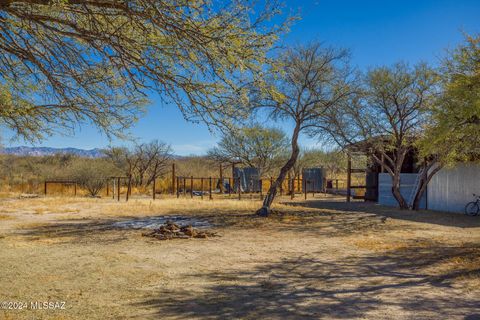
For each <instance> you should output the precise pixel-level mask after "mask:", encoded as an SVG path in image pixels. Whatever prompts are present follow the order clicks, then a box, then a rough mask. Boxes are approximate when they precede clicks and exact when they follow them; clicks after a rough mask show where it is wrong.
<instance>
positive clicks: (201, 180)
mask: <svg viewBox="0 0 480 320" xmlns="http://www.w3.org/2000/svg"><path fill="white" fill-rule="evenodd" d="M200 189H201V191H200V192H201V196H202V200H203V178H200Z"/></svg>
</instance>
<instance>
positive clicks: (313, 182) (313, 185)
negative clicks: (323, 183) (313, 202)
mask: <svg viewBox="0 0 480 320" xmlns="http://www.w3.org/2000/svg"><path fill="white" fill-rule="evenodd" d="M312 198H315V180H312Z"/></svg>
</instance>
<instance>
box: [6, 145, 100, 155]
mask: <svg viewBox="0 0 480 320" xmlns="http://www.w3.org/2000/svg"><path fill="white" fill-rule="evenodd" d="M0 153H3V154H12V155H16V156H37V157H41V156H50V155H54V154H73V155H76V156H80V157H86V158H100V157H103V156H104V153H103V152H102V149H98V148H95V149H91V150H85V149H77V148H49V147H27V146H20V147H9V148H0Z"/></svg>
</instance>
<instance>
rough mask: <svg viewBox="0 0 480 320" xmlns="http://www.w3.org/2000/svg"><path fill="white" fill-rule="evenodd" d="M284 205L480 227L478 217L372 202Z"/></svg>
mask: <svg viewBox="0 0 480 320" xmlns="http://www.w3.org/2000/svg"><path fill="white" fill-rule="evenodd" d="M284 204H286V205H290V206H299V207H306V208H316V209H323V210H328V211H342V212H354V213H368V214H374V215H377V216H382V217H387V218H395V219H402V220H408V221H413V222H421V223H431V224H437V225H442V226H450V227H459V228H478V227H480V217H470V216H466V215H464V214H461V213H451V212H439V211H430V210H418V211H411V210H400V209H398V208H392V207H386V206H382V205H379V204H376V203H373V202H364V201H354V202H350V203H348V202H345V201H344V200H333V201H332V200H328V199H312V200H307V201H302V202H298V201H297V202H284Z"/></svg>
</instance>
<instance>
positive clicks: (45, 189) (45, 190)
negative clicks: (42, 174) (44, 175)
mask: <svg viewBox="0 0 480 320" xmlns="http://www.w3.org/2000/svg"><path fill="white" fill-rule="evenodd" d="M44 192H45V195H47V181H45V188H44Z"/></svg>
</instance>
